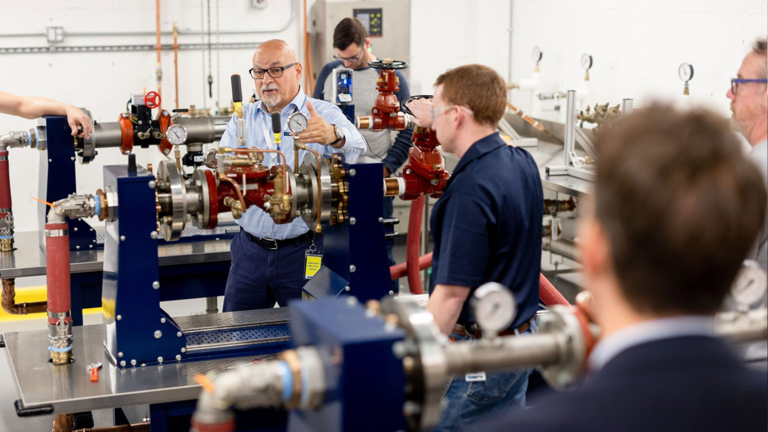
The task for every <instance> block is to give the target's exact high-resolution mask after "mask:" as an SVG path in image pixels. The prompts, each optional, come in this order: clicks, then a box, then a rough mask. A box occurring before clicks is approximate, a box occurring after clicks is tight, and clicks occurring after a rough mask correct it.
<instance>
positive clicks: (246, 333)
mask: <svg viewBox="0 0 768 432" xmlns="http://www.w3.org/2000/svg"><path fill="white" fill-rule="evenodd" d="M289 337H290V332H289V331H288V324H278V325H269V326H260V327H255V328H249V329H242V330H224V331H211V332H202V333H193V334H190V335H187V348H190V347H200V346H201V345H214V344H216V345H220V344H235V343H238V342H249V341H253V342H255V343H266V342H274V341H277V340H285V339H288V338H289Z"/></svg>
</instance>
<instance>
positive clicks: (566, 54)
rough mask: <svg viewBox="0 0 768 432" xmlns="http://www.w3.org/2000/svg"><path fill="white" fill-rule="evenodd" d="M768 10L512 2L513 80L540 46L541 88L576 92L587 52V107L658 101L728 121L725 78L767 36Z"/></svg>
mask: <svg viewBox="0 0 768 432" xmlns="http://www.w3.org/2000/svg"><path fill="white" fill-rule="evenodd" d="M497 3H499V4H501V3H507V2H505V1H499V2H497ZM500 7H501V6H500ZM767 10H768V2H766V1H765V0H738V1H722V0H698V1H690V0H645V1H626V0H622V1H616V0H582V1H565V0H537V1H529V0H517V1H514V10H513V16H514V18H513V24H512V28H513V30H514V33H513V43H512V56H513V59H512V60H513V67H512V76H513V79H514V80H515V81H517V80H520V79H524V78H528V77H530V76H531V72H532V71H533V69H534V63H533V60H532V59H531V55H530V53H531V49H532V48H533V47H534V46H539V48H540V49H541V50H542V52H543V53H544V57H543V59H542V62H541V83H542V85H541V89H542V90H543V91H557V90H560V89H562V90H567V89H568V88H574V87H580V86H581V84H582V82H583V78H584V70H583V69H582V68H581V66H580V58H581V56H582V54H583V53H589V54H591V55H592V57H593V59H594V66H593V68H592V70H591V71H590V79H591V90H590V96H589V98H588V100H587V103H588V104H589V105H592V106H594V104H595V103H605V102H609V101H610V102H611V103H612V104H616V103H619V102H621V99H622V98H625V97H629V98H634V100H635V107H640V106H643V105H644V104H648V102H649V101H650V100H651V99H659V98H661V99H664V100H669V101H672V102H674V103H677V104H680V105H685V106H693V105H696V106H705V107H708V108H711V109H714V110H716V111H717V112H719V113H721V114H723V116H730V111H729V106H730V102H729V100H728V99H727V98H726V97H725V93H726V91H727V90H728V87H729V85H730V81H729V80H730V78H734V77H735V76H736V71H737V70H738V68H739V66H740V65H741V60H742V59H743V57H744V55H745V54H746V53H747V52H748V51H749V49H750V45H751V43H752V41H754V39H755V38H756V37H757V36H761V35H762V36H765V34H766V32H768V17H767V13H766V12H767ZM497 34H498V37H502V34H503V33H502V32H501V31H497ZM683 62H686V63H690V64H692V65H693V66H694V69H695V74H694V77H693V79H692V80H691V82H690V93H691V94H690V96H683V94H682V92H683V82H682V81H680V79H679V77H678V73H677V70H678V66H679V65H680V64H681V63H683ZM512 102H513V103H515V104H517V105H519V106H520V108H521V109H524V110H525V109H528V108H529V102H530V98H529V96H527V95H525V94H523V93H518V92H515V93H514V94H513V98H512ZM549 106H550V107H551V106H552V103H551V102H550V104H549ZM543 117H545V118H546V117H550V116H548V115H546V114H545V115H544V116H543Z"/></svg>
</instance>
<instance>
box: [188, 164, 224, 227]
mask: <svg viewBox="0 0 768 432" xmlns="http://www.w3.org/2000/svg"><path fill="white" fill-rule="evenodd" d="M206 173H210V176H211V177H213V173H211V172H210V171H208V170H204V169H200V168H198V169H196V170H195V171H194V172H193V173H192V184H193V185H194V186H193V187H195V188H196V189H197V191H198V194H197V196H198V199H199V201H200V203H199V205H198V207H197V209H198V210H197V212H196V213H195V214H193V215H192V223H193V224H194V225H195V227H197V228H199V229H206V228H208V226H209V223H210V221H211V204H212V200H211V193H212V192H213V194H216V188H215V185H216V182H213V185H214V188H213V190H211V187H210V182H209V179H208V178H207V176H206ZM214 196H215V195H214ZM215 199H218V197H216V198H215ZM216 204H218V202H216ZM214 225H215V224H214Z"/></svg>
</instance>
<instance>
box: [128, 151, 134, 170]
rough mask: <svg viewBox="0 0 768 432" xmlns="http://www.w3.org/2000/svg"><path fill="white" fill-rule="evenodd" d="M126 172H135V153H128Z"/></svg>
mask: <svg viewBox="0 0 768 432" xmlns="http://www.w3.org/2000/svg"><path fill="white" fill-rule="evenodd" d="M128 172H129V173H135V172H136V155H135V154H133V153H131V154H129V155H128Z"/></svg>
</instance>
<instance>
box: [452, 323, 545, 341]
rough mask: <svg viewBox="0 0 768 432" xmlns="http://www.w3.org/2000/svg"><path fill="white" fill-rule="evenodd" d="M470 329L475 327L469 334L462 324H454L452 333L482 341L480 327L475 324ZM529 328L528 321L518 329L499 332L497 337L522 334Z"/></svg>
mask: <svg viewBox="0 0 768 432" xmlns="http://www.w3.org/2000/svg"><path fill="white" fill-rule="evenodd" d="M471 327H475V328H476V330H475V331H474V332H471V331H468V330H467V326H465V325H464V324H456V325H455V326H453V332H454V333H456V334H457V335H459V336H464V337H471V338H475V339H482V338H483V330H482V329H481V328H480V326H479V325H477V324H471ZM530 328H531V321H530V320H529V321H526V322H524V323H522V324H521V325H520V326H519V327H517V328H515V329H510V330H504V331H502V332H499V336H513V335H516V334H519V333H522V332H524V331H526V330H528V329H530Z"/></svg>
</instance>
